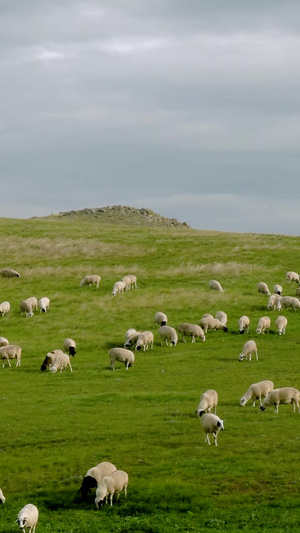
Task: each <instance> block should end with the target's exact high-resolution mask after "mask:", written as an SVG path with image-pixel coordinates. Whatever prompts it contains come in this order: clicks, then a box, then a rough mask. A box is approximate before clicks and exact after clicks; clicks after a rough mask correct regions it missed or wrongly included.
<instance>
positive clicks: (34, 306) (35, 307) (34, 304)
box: [27, 296, 38, 311]
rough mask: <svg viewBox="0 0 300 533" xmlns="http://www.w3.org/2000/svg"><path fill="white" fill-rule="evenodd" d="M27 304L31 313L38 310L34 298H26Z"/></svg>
mask: <svg viewBox="0 0 300 533" xmlns="http://www.w3.org/2000/svg"><path fill="white" fill-rule="evenodd" d="M27 302H29V303H30V305H31V307H32V310H33V311H35V310H36V309H37V308H38V301H37V298H36V297H35V296H30V298H27Z"/></svg>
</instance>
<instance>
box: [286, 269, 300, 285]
mask: <svg viewBox="0 0 300 533" xmlns="http://www.w3.org/2000/svg"><path fill="white" fill-rule="evenodd" d="M285 277H286V280H287V282H288V283H291V281H295V283H300V280H299V274H297V272H292V271H289V272H287V273H286V275H285Z"/></svg>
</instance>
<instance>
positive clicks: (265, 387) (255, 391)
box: [240, 379, 274, 407]
mask: <svg viewBox="0 0 300 533" xmlns="http://www.w3.org/2000/svg"><path fill="white" fill-rule="evenodd" d="M273 389H274V383H273V382H272V381H269V380H268V379H265V380H264V381H259V382H258V383H252V385H250V387H249V389H248V390H247V392H245V394H244V396H242V397H241V399H240V404H241V406H242V407H244V405H246V403H247V402H248V400H252V401H253V407H255V402H256V400H258V401H259V405H262V401H261V398H262V396H267V394H269V392H271V391H272V390H273Z"/></svg>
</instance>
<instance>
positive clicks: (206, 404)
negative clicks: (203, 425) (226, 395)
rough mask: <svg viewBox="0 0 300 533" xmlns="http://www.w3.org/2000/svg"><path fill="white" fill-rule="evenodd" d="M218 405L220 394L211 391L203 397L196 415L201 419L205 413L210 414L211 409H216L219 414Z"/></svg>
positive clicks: (206, 392) (204, 393)
mask: <svg viewBox="0 0 300 533" xmlns="http://www.w3.org/2000/svg"><path fill="white" fill-rule="evenodd" d="M217 405H218V393H217V392H216V391H215V390H213V389H209V390H207V391H205V392H203V394H202V395H201V398H200V402H199V405H198V407H197V410H196V413H197V415H198V416H199V417H201V416H202V415H204V413H207V412H208V413H210V411H211V409H212V408H213V407H214V409H215V414H216V412H217Z"/></svg>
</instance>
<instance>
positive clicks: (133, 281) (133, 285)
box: [128, 274, 137, 289]
mask: <svg viewBox="0 0 300 533" xmlns="http://www.w3.org/2000/svg"><path fill="white" fill-rule="evenodd" d="M128 276H129V277H130V279H131V289H137V277H136V275H135V274H128Z"/></svg>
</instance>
